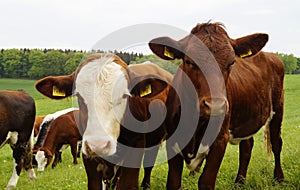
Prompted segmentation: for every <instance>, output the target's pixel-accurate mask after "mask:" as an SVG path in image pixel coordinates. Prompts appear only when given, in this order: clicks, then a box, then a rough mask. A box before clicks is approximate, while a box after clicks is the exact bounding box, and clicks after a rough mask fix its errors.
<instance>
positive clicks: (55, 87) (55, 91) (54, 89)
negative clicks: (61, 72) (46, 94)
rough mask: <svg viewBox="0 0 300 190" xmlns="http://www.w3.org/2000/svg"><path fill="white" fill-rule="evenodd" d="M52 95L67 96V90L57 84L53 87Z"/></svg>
mask: <svg viewBox="0 0 300 190" xmlns="http://www.w3.org/2000/svg"><path fill="white" fill-rule="evenodd" d="M52 96H60V97H65V96H66V92H65V91H60V90H59V89H58V88H57V86H53V89H52Z"/></svg>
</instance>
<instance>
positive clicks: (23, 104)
mask: <svg viewBox="0 0 300 190" xmlns="http://www.w3.org/2000/svg"><path fill="white" fill-rule="evenodd" d="M35 111H36V110H35V103H34V100H33V98H32V97H31V96H30V95H29V94H27V93H26V92H24V91H22V90H18V91H13V90H0V146H2V145H4V144H3V143H12V142H10V139H6V138H7V135H8V133H9V132H17V133H18V136H17V137H18V140H17V142H16V143H15V144H11V148H12V150H13V157H14V160H15V163H14V164H16V166H15V168H14V170H15V171H16V174H17V175H18V176H20V173H21V169H22V168H24V169H25V170H29V169H32V164H31V159H32V142H31V141H30V136H31V134H32V130H33V123H34V117H35ZM7 140H8V141H7ZM14 175H15V174H13V176H14ZM29 177H33V176H29ZM16 183H17V181H16ZM9 185H12V186H14V185H16V184H8V188H12V187H11V186H9Z"/></svg>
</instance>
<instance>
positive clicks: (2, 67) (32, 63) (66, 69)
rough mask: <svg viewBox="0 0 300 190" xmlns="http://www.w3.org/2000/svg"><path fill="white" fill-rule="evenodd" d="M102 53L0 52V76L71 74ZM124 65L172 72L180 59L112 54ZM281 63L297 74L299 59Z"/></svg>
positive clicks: (290, 57) (283, 56) (289, 57)
mask: <svg viewBox="0 0 300 190" xmlns="http://www.w3.org/2000/svg"><path fill="white" fill-rule="evenodd" d="M95 52H103V51H101V50H92V51H88V52H87V51H78V50H70V49H65V50H62V49H26V48H25V49H16V48H13V49H1V51H0V77H1V78H21V79H39V78H42V77H45V76H49V75H65V74H70V73H72V72H73V71H74V70H75V69H76V68H77V66H78V65H79V64H80V62H81V61H82V59H83V58H84V56H86V55H88V54H91V53H95ZM111 53H115V54H117V55H119V56H120V57H121V58H122V59H123V60H124V61H125V62H126V63H127V64H136V63H142V62H145V61H150V62H154V63H156V64H158V65H159V66H160V67H162V68H164V69H165V70H167V71H169V72H171V73H174V72H175V70H176V67H177V65H178V64H179V63H180V60H175V61H173V64H170V62H169V61H164V60H161V59H159V58H158V57H156V56H155V55H143V54H142V53H134V52H132V53H128V52H118V51H113V52H111ZM276 54H277V55H278V56H279V57H280V58H281V59H282V61H283V63H284V67H285V73H287V74H300V58H297V57H295V56H294V55H293V54H283V53H276Z"/></svg>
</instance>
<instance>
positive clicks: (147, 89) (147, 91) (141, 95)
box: [140, 84, 152, 97]
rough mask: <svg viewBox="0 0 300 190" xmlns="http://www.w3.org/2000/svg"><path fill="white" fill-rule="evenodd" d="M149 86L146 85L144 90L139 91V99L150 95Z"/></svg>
mask: <svg viewBox="0 0 300 190" xmlns="http://www.w3.org/2000/svg"><path fill="white" fill-rule="evenodd" d="M151 92H152V91H151V84H148V85H147V86H146V87H145V88H144V89H141V90H140V97H144V96H147V95H149V94H151Z"/></svg>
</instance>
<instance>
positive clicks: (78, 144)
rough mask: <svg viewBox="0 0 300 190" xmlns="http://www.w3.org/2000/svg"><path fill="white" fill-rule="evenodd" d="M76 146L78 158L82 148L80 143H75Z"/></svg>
mask: <svg viewBox="0 0 300 190" xmlns="http://www.w3.org/2000/svg"><path fill="white" fill-rule="evenodd" d="M77 146H78V148H77V158H80V151H81V148H82V141H79V142H78V143H77Z"/></svg>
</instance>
